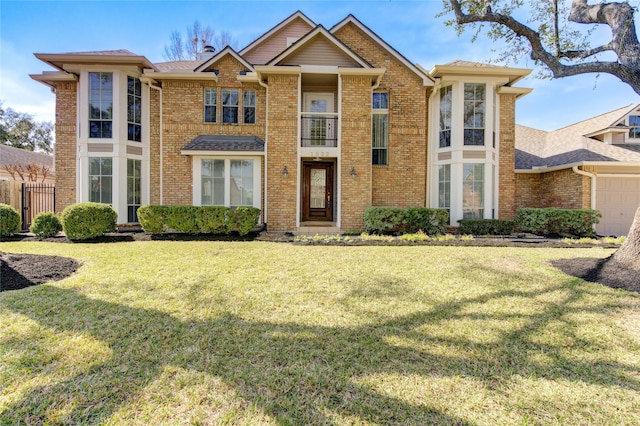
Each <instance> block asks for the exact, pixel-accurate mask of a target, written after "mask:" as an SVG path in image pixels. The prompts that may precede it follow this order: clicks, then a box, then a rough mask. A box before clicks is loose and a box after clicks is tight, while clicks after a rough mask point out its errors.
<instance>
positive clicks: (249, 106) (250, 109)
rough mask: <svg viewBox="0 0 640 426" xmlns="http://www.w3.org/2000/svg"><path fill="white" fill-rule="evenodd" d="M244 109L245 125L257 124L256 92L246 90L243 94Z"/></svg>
mask: <svg viewBox="0 0 640 426" xmlns="http://www.w3.org/2000/svg"><path fill="white" fill-rule="evenodd" d="M242 99H243V101H242V107H243V112H244V123H245V124H255V123H256V91H255V90H245V91H244V92H243V93H242Z"/></svg>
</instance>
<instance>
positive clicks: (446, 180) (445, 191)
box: [438, 164, 451, 216]
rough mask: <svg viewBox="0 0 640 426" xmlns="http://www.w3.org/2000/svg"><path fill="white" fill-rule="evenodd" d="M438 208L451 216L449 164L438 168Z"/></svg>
mask: <svg viewBox="0 0 640 426" xmlns="http://www.w3.org/2000/svg"><path fill="white" fill-rule="evenodd" d="M438 207H439V208H441V209H446V210H447V212H448V213H449V216H451V164H442V165H440V166H438Z"/></svg>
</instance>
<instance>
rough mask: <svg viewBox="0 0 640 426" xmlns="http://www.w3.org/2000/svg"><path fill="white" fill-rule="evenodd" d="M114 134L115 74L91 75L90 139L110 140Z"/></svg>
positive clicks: (96, 73) (92, 73)
mask: <svg viewBox="0 0 640 426" xmlns="http://www.w3.org/2000/svg"><path fill="white" fill-rule="evenodd" d="M112 134H113V73H110V72H90V73H89V137H90V138H102V139H110V138H111V137H112Z"/></svg>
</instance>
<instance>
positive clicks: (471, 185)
mask: <svg viewBox="0 0 640 426" xmlns="http://www.w3.org/2000/svg"><path fill="white" fill-rule="evenodd" d="M462 217H463V219H482V218H483V217H484V164H476V163H473V164H469V163H467V164H463V166H462Z"/></svg>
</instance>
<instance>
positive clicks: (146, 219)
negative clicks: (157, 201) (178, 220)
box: [138, 205, 168, 234]
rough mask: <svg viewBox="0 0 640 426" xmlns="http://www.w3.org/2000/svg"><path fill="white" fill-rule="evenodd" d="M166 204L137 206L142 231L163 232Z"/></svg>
mask: <svg viewBox="0 0 640 426" xmlns="http://www.w3.org/2000/svg"><path fill="white" fill-rule="evenodd" d="M167 209H168V207H166V206H151V205H145V206H140V208H138V221H139V222H140V226H142V229H144V232H148V233H150V234H161V233H162V232H164V224H165V221H166V216H167Z"/></svg>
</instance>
